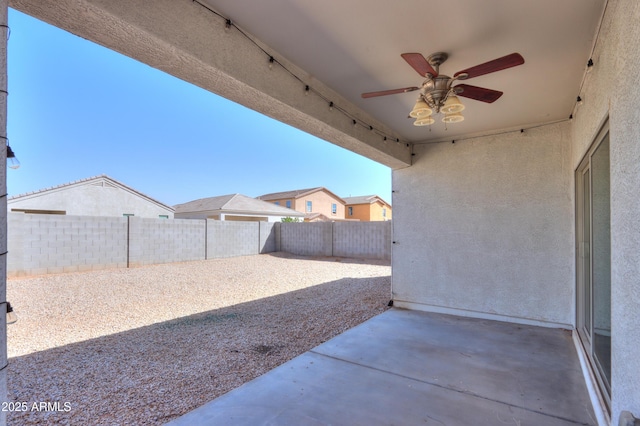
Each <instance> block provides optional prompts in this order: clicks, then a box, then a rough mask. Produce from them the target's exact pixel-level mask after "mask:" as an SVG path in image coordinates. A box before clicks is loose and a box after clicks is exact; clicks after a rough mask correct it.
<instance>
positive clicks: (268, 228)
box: [258, 222, 280, 254]
mask: <svg viewBox="0 0 640 426" xmlns="http://www.w3.org/2000/svg"><path fill="white" fill-rule="evenodd" d="M258 224H259V226H260V229H259V232H260V235H259V239H260V241H259V246H258V250H259V252H260V254H262V253H271V252H274V251H280V239H279V238H278V237H279V235H280V226H279V224H278V223H274V222H258Z"/></svg>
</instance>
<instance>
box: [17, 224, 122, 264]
mask: <svg viewBox="0 0 640 426" xmlns="http://www.w3.org/2000/svg"><path fill="white" fill-rule="evenodd" d="M8 250H9V254H8V272H7V273H8V275H9V276H24V275H39V274H52V273H60V272H75V271H87V270H94V269H105V268H121V267H126V266H127V219H126V218H119V217H92V218H91V220H87V218H86V217H83V216H58V215H26V214H21V213H9V214H8Z"/></svg>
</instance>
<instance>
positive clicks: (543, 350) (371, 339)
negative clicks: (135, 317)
mask: <svg viewBox="0 0 640 426" xmlns="http://www.w3.org/2000/svg"><path fill="white" fill-rule="evenodd" d="M169 424H170V425H173V426H180V425H211V424H225V425H229V424H232V425H276V424H277V425H280V424H287V425H288V424H296V425H299V424H305V425H315V424H317V425H326V424H332V425H377V424H380V425H404V424H446V425H474V426H476V425H499V424H510V425H522V426H524V425H595V424H596V421H595V415H594V414H593V410H592V408H591V403H590V400H589V396H588V393H587V389H586V386H585V383H584V379H583V376H582V373H581V371H580V366H579V362H578V358H577V355H576V353H575V349H574V346H573V343H572V341H571V336H570V333H569V332H568V331H564V330H558V329H548V328H540V327H533V326H523V325H518V324H509V323H501V322H496V321H488V320H477V319H469V318H460V317H453V316H448V315H441V314H431V313H425V312H416V311H406V310H399V309H392V310H390V311H387V312H385V313H383V314H381V315H379V316H377V317H374V318H372V319H371V320H369V321H367V322H365V323H363V324H361V325H360V326H358V327H355V328H353V329H351V330H349V331H347V332H345V333H343V334H341V335H340V336H337V337H336V338H334V339H332V340H330V341H328V342H326V343H324V344H322V345H320V346H318V347H316V348H314V349H313V350H311V351H309V352H307V353H305V354H303V355H301V356H299V357H297V358H295V359H293V360H291V361H289V362H287V363H285V364H283V365H281V366H280V367H278V368H276V369H274V370H272V371H270V372H269V373H267V374H265V375H263V376H261V377H259V378H257V379H255V380H253V381H251V382H249V383H247V384H245V385H244V386H241V387H240V388H238V389H236V390H234V391H232V392H229V393H227V394H225V395H223V396H221V397H220V398H217V399H216V400H214V401H212V402H210V403H208V404H206V405H204V406H202V407H200V408H198V409H196V410H194V411H192V412H190V413H187V414H186V415H184V416H182V417H180V418H178V419H176V420H174V421H173V422H171V423H169Z"/></svg>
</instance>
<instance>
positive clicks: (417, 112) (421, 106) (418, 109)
mask: <svg viewBox="0 0 640 426" xmlns="http://www.w3.org/2000/svg"><path fill="white" fill-rule="evenodd" d="M432 113H433V110H432V109H431V108H429V105H427V103H426V102H425V101H423V100H422V98H419V99H418V100H417V101H416V104H415V105H414V107H413V109H412V110H411V112H410V113H409V117H411V118H420V117H427V116H429V115H431V114H432Z"/></svg>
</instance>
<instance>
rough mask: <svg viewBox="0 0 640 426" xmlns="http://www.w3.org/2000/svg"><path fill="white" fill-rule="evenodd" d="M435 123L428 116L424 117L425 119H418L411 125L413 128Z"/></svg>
mask: <svg viewBox="0 0 640 426" xmlns="http://www.w3.org/2000/svg"><path fill="white" fill-rule="evenodd" d="M435 122H436V120H434V119H433V118H432V117H431V116H430V115H429V116H426V117H419V118H418V119H417V120H416V121H414V122H413V125H414V126H430V125H432V124H433V123H435Z"/></svg>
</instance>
